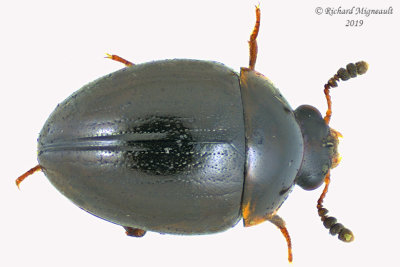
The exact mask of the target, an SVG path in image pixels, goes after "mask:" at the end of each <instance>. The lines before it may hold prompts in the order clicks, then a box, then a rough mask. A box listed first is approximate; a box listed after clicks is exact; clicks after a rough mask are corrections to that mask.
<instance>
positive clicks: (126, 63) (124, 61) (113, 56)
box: [106, 54, 135, 67]
mask: <svg viewBox="0 0 400 267" xmlns="http://www.w3.org/2000/svg"><path fill="white" fill-rule="evenodd" d="M106 55H107V56H106V58H109V59H112V60H114V61H118V62H121V63H122V64H125V66H127V67H130V66H133V65H135V64H133V63H132V62H130V61H128V60H126V59H124V58H122V57H120V56H117V55H110V54H106Z"/></svg>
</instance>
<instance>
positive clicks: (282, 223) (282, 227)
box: [269, 214, 293, 262]
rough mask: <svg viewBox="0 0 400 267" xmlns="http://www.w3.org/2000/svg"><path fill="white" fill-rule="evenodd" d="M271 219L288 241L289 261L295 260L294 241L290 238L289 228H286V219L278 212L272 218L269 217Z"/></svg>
mask: <svg viewBox="0 0 400 267" xmlns="http://www.w3.org/2000/svg"><path fill="white" fill-rule="evenodd" d="M269 221H270V222H271V223H273V224H275V225H276V227H278V228H279V230H281V232H282V234H283V236H284V237H285V239H286V243H287V246H288V260H289V262H292V261H293V254H292V241H291V239H290V235H289V232H288V230H287V228H286V223H285V221H284V220H283V219H282V218H281V217H279V216H278V215H276V214H275V215H274V216H272V218H271V219H269Z"/></svg>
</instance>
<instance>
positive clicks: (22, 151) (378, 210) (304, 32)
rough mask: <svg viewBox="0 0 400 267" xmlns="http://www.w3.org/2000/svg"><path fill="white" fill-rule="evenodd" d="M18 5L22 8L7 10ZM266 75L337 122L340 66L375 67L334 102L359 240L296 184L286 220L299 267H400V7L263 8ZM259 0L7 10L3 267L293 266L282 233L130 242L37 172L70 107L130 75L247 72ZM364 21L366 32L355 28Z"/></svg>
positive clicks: (347, 209) (350, 214) (332, 204)
mask: <svg viewBox="0 0 400 267" xmlns="http://www.w3.org/2000/svg"><path fill="white" fill-rule="evenodd" d="M8 2H11V1H8ZM260 2H261V11H262V17H261V30H260V34H259V38H258V43H259V54H258V62H257V65H256V69H257V70H258V71H260V72H261V73H263V74H265V75H266V76H267V77H269V78H270V79H271V80H272V81H273V82H274V84H275V85H276V86H277V87H278V88H279V89H280V90H281V92H282V94H283V95H284V96H285V97H286V98H287V100H288V101H289V103H291V105H292V107H293V108H295V107H297V106H299V105H300V104H304V103H307V104H312V105H314V106H316V107H317V108H318V109H320V110H321V111H322V112H325V109H326V104H325V100H324V96H323V93H322V89H323V85H324V83H325V82H326V81H327V80H328V79H329V78H330V77H331V76H332V75H333V74H334V73H335V72H336V71H337V69H338V68H339V67H342V66H345V65H346V64H347V63H349V62H356V61H358V60H366V61H368V62H369V64H370V70H369V71H368V73H367V74H365V75H364V76H361V77H359V78H357V79H354V80H350V81H347V82H345V83H341V84H340V87H338V88H337V89H334V91H333V92H332V98H333V108H334V111H333V117H332V122H331V126H332V127H333V128H335V129H337V130H339V131H340V132H342V134H343V135H344V139H342V142H341V145H340V147H339V148H340V152H341V154H342V156H343V160H342V163H341V164H340V165H339V167H338V168H336V169H335V170H333V171H332V186H331V187H330V192H329V194H328V196H327V199H326V202H325V203H326V206H327V208H328V209H330V210H331V214H332V215H335V216H337V217H338V218H339V220H340V221H341V222H342V223H344V224H345V225H346V226H348V227H349V228H351V229H352V230H353V232H354V233H355V237H356V238H355V241H354V242H353V243H351V244H344V243H342V242H340V241H338V240H337V238H335V237H332V236H330V235H329V234H328V231H327V230H326V229H324V228H323V226H322V224H321V222H320V221H319V217H318V216H317V212H316V208H315V205H316V201H317V199H318V196H319V194H320V192H321V190H322V188H320V189H318V190H315V191H312V192H306V191H303V190H302V189H300V188H299V187H296V188H295V190H294V192H293V193H292V194H291V195H290V197H289V199H288V200H287V201H286V202H285V204H284V205H283V206H282V208H281V209H280V211H279V214H280V215H281V216H282V217H283V218H285V220H286V222H287V226H288V229H289V231H290V234H291V236H292V242H293V253H294V264H295V265H294V266H321V265H322V266H355V265H356V266H366V264H368V266H377V265H378V264H379V266H395V265H396V264H398V259H397V254H398V252H397V251H398V239H399V237H400V235H399V230H398V224H399V223H398V222H399V220H398V217H399V216H398V203H399V197H398V195H399V193H398V190H399V187H398V185H399V178H400V177H399V170H398V166H399V148H400V147H399V142H398V139H399V138H398V136H399V131H398V127H397V125H398V123H399V117H398V106H397V105H398V97H399V95H400V94H399V89H400V86H399V85H400V80H399V59H400V57H399V48H400V42H399V25H400V24H399V22H400V17H399V12H400V6H399V5H398V2H397V1H394V0H393V1H341V2H338V1H324V4H321V1H280V2H279V3H278V1H260ZM257 3H258V2H256V1H232V0H230V1H217V0H212V1H209V0H202V1H189V0H187V1H171V0H169V1H157V0H151V1H115V0H114V1H110V2H109V3H105V2H103V1H65V2H64V3H59V2H57V1H41V0H36V1H13V2H12V4H11V3H7V4H6V3H2V4H1V16H0V30H1V41H0V51H1V57H0V68H1V72H0V77H1V95H2V97H1V105H0V109H1V110H0V114H1V122H2V123H1V124H2V126H1V131H0V132H1V133H0V134H1V138H0V140H2V145H1V154H0V155H1V161H0V162H1V166H2V168H1V169H2V174H1V178H0V183H1V184H0V210H1V220H0V240H1V241H0V246H1V247H0V266H97V267H100V266H288V263H287V259H286V257H287V255H286V253H287V250H286V243H285V241H284V239H283V237H282V236H281V234H280V232H279V231H278V230H277V229H276V227H275V226H273V225H272V224H270V223H263V224H261V225H258V226H255V227H250V228H243V227H242V224H241V223H239V224H238V225H237V226H236V227H235V228H234V229H232V230H229V231H227V232H224V233H221V234H215V235H210V236H192V237H182V236H171V235H160V234H158V233H148V234H147V235H146V236H145V237H144V238H142V239H135V238H129V237H126V236H125V235H124V231H123V229H122V228H121V227H119V226H116V225H113V224H111V223H108V222H105V221H102V220H100V219H97V218H95V217H94V216H91V215H89V214H87V213H85V212H83V211H81V210H80V209H79V208H77V207H76V206H74V205H73V204H72V203H71V202H70V201H69V200H67V199H66V198H64V197H63V196H62V195H61V194H60V193H58V192H57V191H56V190H55V189H54V188H53V187H52V186H51V185H50V183H49V182H48V181H47V179H46V178H45V176H44V175H43V174H41V173H38V174H35V175H34V176H31V177H29V179H28V180H26V181H25V182H24V183H23V184H22V186H21V189H22V190H21V191H18V190H17V187H16V186H15V184H14V180H15V178H16V177H18V176H19V175H20V174H22V173H23V172H25V171H26V170H28V169H29V168H31V167H33V166H35V165H36V164H37V161H36V139H37V137H38V133H39V131H40V129H41V127H42V125H43V124H44V122H45V120H46V119H47V117H48V115H49V114H50V113H51V112H52V110H53V109H54V108H55V106H56V105H57V103H59V102H61V101H62V100H63V99H65V98H66V97H68V96H69V95H70V94H71V93H72V92H73V91H75V90H76V89H78V88H80V87H81V86H82V85H84V84H86V83H87V82H89V81H91V80H94V79H95V78H98V77H100V76H102V75H105V74H107V73H110V72H112V71H115V70H117V69H120V68H122V67H123V65H121V64H119V63H117V62H112V61H110V60H107V59H104V58H103V57H104V55H105V53H106V52H108V53H115V54H118V55H120V56H123V57H125V58H127V59H129V60H131V61H133V62H134V63H144V62H147V61H151V60H155V59H167V58H193V59H202V60H215V61H219V62H222V63H224V64H226V65H227V66H230V67H231V68H233V69H234V70H237V71H239V68H240V67H241V66H247V64H248V46H247V40H248V38H249V34H250V31H251V29H252V27H253V25H254V20H255V15H254V5H255V4H257ZM318 6H321V7H323V8H326V7H335V8H337V7H339V6H342V8H346V7H347V8H349V7H352V6H360V7H367V8H382V9H383V8H388V7H389V6H392V7H393V9H394V14H393V15H371V16H370V17H365V16H361V15H360V16H351V15H336V16H328V15H316V14H315V9H316V7H318ZM347 19H363V20H364V25H363V26H362V27H346V26H345V24H346V20H347Z"/></svg>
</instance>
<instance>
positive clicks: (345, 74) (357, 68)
mask: <svg viewBox="0 0 400 267" xmlns="http://www.w3.org/2000/svg"><path fill="white" fill-rule="evenodd" d="M367 70H368V63H367V62H365V61H359V62H357V63H356V64H353V63H350V64H347V66H346V68H341V69H339V70H338V71H337V73H336V74H335V75H334V76H333V77H332V78H330V79H329V81H328V82H327V83H326V84H325V86H324V94H325V98H326V102H327V103H328V110H327V111H326V115H325V117H324V120H325V122H326V124H329V122H330V120H331V116H332V101H331V96H330V95H329V89H331V88H332V87H337V82H338V81H340V80H342V81H347V80H348V79H350V78H355V77H357V75H361V74H364V73H366V72H367Z"/></svg>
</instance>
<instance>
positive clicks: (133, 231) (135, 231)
mask: <svg viewBox="0 0 400 267" xmlns="http://www.w3.org/2000/svg"><path fill="white" fill-rule="evenodd" d="M123 227H124V229H125V234H126V235H127V236H134V237H142V236H144V235H145V234H146V231H145V230H142V229H139V228H133V227H128V226H123Z"/></svg>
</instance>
